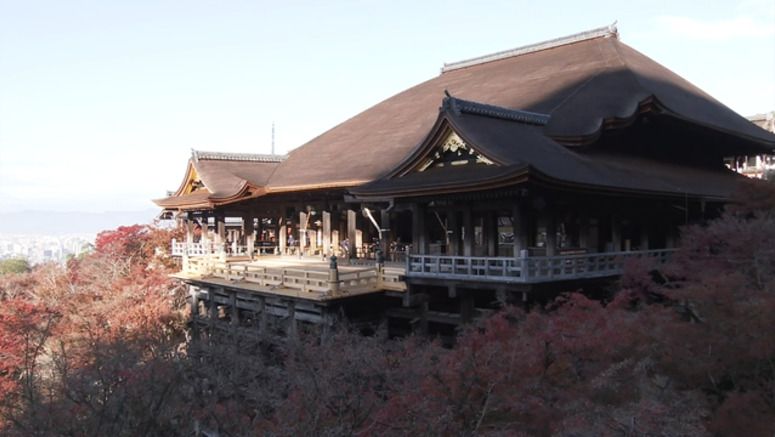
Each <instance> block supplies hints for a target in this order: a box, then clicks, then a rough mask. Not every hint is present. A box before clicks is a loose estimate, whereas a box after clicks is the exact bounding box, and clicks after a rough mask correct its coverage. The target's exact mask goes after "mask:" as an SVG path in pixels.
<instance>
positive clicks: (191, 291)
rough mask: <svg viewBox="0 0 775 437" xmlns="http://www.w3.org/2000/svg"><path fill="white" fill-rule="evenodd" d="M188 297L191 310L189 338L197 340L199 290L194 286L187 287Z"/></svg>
mask: <svg viewBox="0 0 775 437" xmlns="http://www.w3.org/2000/svg"><path fill="white" fill-rule="evenodd" d="M188 295H189V298H190V299H191V300H190V302H189V305H190V307H189V308H190V310H191V338H192V339H193V340H199V290H198V288H197V287H196V286H194V285H189V286H188Z"/></svg>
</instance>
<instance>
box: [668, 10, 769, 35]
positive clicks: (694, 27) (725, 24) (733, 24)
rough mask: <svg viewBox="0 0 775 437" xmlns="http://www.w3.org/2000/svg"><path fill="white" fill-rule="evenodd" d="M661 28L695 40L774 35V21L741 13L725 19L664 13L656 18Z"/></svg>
mask: <svg viewBox="0 0 775 437" xmlns="http://www.w3.org/2000/svg"><path fill="white" fill-rule="evenodd" d="M657 21H658V22H659V24H660V26H662V28H663V30H665V31H668V32H671V33H673V34H677V35H680V36H683V37H686V38H691V39H695V40H714V41H722V40H731V39H737V38H751V37H753V38H766V37H772V36H775V22H773V21H761V20H756V19H754V18H752V17H750V16H747V15H743V16H738V17H736V18H730V19H725V20H701V19H696V18H690V17H678V16H673V15H665V16H661V17H658V18H657Z"/></svg>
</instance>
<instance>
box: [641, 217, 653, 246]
mask: <svg viewBox="0 0 775 437" xmlns="http://www.w3.org/2000/svg"><path fill="white" fill-rule="evenodd" d="M650 230H651V224H650V223H649V221H648V220H644V221H642V222H641V223H640V250H649V246H650V244H651V242H650V241H649V235H650V234H651V233H650V232H649V231H650Z"/></svg>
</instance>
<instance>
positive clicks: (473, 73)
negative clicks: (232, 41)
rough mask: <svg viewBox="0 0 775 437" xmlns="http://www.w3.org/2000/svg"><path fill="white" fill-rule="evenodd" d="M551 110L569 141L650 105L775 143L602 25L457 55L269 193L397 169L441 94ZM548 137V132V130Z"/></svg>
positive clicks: (747, 147) (744, 145)
mask: <svg viewBox="0 0 775 437" xmlns="http://www.w3.org/2000/svg"><path fill="white" fill-rule="evenodd" d="M445 90H448V91H449V92H451V93H452V94H453V95H455V96H456V97H460V98H462V99H466V100H472V101H477V102H484V103H487V104H491V105H494V106H498V107H502V108H506V109H519V110H524V111H529V112H535V113H542V114H547V115H549V116H550V117H551V118H550V120H549V122H548V123H547V124H546V126H544V127H543V128H541V129H540V132H537V135H538V134H542V135H545V136H548V137H551V138H553V139H555V140H556V141H559V142H562V143H563V144H566V145H583V144H588V143H590V142H593V141H595V140H596V139H597V138H598V137H599V135H600V133H601V130H602V129H603V128H605V127H609V126H610V127H615V126H621V125H622V124H625V125H626V124H627V123H629V122H631V121H632V120H633V119H634V118H636V117H637V115H638V114H639V113H642V112H644V111H656V112H659V113H661V114H663V115H665V116H669V117H673V118H675V119H677V120H682V121H684V122H688V123H691V124H693V125H696V126H699V127H700V128H702V129H706V130H708V131H711V132H715V133H716V134H718V135H721V136H728V137H730V138H734V139H735V144H736V147H738V150H739V153H738V154H740V155H744V154H751V153H762V152H766V151H768V150H771V149H773V148H775V136H773V135H771V134H769V133H767V132H765V131H763V130H762V129H759V128H758V127H756V126H754V125H753V124H752V123H750V122H749V121H748V120H746V119H745V118H743V117H742V116H740V115H738V114H736V113H735V112H734V111H732V110H731V109H729V108H727V107H726V106H724V105H723V104H721V103H720V102H718V101H717V100H715V99H714V98H712V97H711V96H709V95H708V94H706V93H705V92H703V91H702V90H700V89H699V88H697V87H695V86H694V85H692V84H691V83H689V82H688V81H686V80H684V79H683V78H681V77H680V76H678V75H676V74H675V73H673V72H672V71H670V70H668V69H667V68H665V67H663V66H661V65H660V64H658V63H656V62H655V61H653V60H651V59H649V58H648V57H646V56H644V55H643V54H641V53H639V52H637V51H636V50H634V49H632V48H630V47H629V46H627V45H625V44H623V43H622V42H621V41H619V39H618V34H617V32H616V29H615V28H613V27H611V28H601V29H596V30H593V31H589V32H584V33H581V34H576V35H572V36H569V37H565V38H560V39H556V40H552V41H548V42H545V43H540V44H536V45H532V46H527V47H522V48H518V49H514V50H510V51H506V52H500V53H496V54H493V55H488V56H484V57H481V58H476V59H472V60H467V61H463V62H461V63H456V64H448V65H446V66H445V68H444V70H443V71H442V73H441V74H440V75H439V76H438V77H435V78H433V79H431V80H428V81H426V82H423V83H421V84H419V85H417V86H414V87H412V88H409V89H408V90H406V91H403V92H401V93H399V94H397V95H395V96H393V97H390V98H389V99H387V100H385V101H383V102H381V103H379V104H377V105H375V106H373V107H371V108H369V109H367V110H366V111H364V112H362V113H360V114H358V115H356V116H354V117H352V118H351V119H349V120H347V121H345V122H343V123H341V124H340V125H338V126H336V127H334V128H332V129H330V130H329V131H327V132H325V133H323V134H322V135H320V136H318V137H317V138H315V139H313V140H311V141H309V142H308V143H306V144H304V145H303V146H301V147H299V148H298V149H295V150H293V151H292V152H291V153H290V154H289V156H288V159H287V160H285V161H284V162H282V163H281V164H280V165H279V167H278V171H277V172H275V173H274V175H273V176H272V178H271V180H270V181H269V184H268V186H267V189H268V191H269V192H284V191H296V190H304V189H310V188H325V187H354V186H358V185H361V184H363V183H366V182H369V181H372V180H375V179H377V178H379V177H381V176H383V175H385V174H386V173H388V172H390V171H391V170H392V169H393V168H395V167H396V166H397V165H398V164H399V163H400V162H401V161H402V160H403V159H404V158H405V157H406V156H407V155H409V154H410V153H411V152H412V150H413V149H414V148H415V147H417V145H418V144H420V142H422V140H423V139H424V138H425V136H426V134H427V132H428V131H429V130H430V129H431V127H432V126H433V125H434V122H435V121H436V118H437V115H438V105H439V99H440V96H442V95H443V92H444V91H445ZM547 140H548V138H547Z"/></svg>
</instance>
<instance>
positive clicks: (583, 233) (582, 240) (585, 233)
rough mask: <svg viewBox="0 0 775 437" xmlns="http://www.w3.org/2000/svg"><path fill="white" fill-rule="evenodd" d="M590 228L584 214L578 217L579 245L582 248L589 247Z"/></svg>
mask: <svg viewBox="0 0 775 437" xmlns="http://www.w3.org/2000/svg"><path fill="white" fill-rule="evenodd" d="M591 231H592V230H591V229H590V224H589V218H588V217H587V216H586V215H583V216H581V218H579V247H580V248H582V249H589V245H590V232H591Z"/></svg>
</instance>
